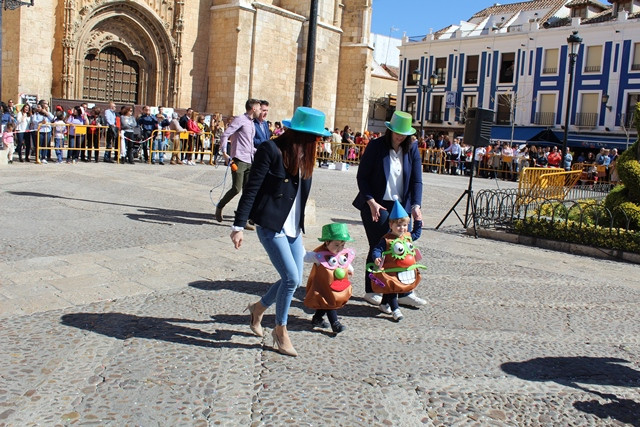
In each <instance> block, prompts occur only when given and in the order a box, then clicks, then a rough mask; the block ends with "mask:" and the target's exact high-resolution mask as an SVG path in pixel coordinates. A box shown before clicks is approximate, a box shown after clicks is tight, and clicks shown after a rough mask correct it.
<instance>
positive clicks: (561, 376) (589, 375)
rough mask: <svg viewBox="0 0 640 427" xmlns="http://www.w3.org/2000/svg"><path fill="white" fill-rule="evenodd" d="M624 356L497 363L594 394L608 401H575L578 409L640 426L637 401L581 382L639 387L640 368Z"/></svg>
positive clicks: (531, 377)
mask: <svg viewBox="0 0 640 427" xmlns="http://www.w3.org/2000/svg"><path fill="white" fill-rule="evenodd" d="M623 363H629V361H627V360H624V359H617V358H611V357H539V358H536V359H531V360H527V361H525V362H508V363H503V364H502V365H500V368H501V369H502V370H503V371H504V372H506V373H507V374H510V375H513V376H516V377H518V378H521V379H523V380H527V381H541V382H542V381H553V382H555V383H558V384H561V385H564V386H567V387H571V388H574V389H577V390H581V391H584V392H587V393H591V394H594V395H596V396H598V397H600V398H601V399H607V400H609V401H610V402H608V403H601V402H599V401H598V400H591V401H584V402H574V404H573V406H574V408H576V409H577V410H579V411H582V412H585V413H589V414H593V415H595V416H597V417H598V418H602V419H607V418H611V419H613V420H617V421H619V422H623V423H629V424H631V425H633V426H635V427H640V404H639V403H638V402H635V401H633V400H629V399H620V398H618V397H617V396H616V395H614V394H609V393H601V392H599V391H596V390H591V389H589V388H587V387H584V386H582V385H580V384H591V385H601V386H615V387H640V372H638V371H636V370H635V369H632V368H630V367H628V366H624V365H622V364H623Z"/></svg>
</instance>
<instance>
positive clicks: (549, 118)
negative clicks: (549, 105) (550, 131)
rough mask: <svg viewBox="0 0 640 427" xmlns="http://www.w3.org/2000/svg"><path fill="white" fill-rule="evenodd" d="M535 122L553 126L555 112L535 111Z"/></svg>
mask: <svg viewBox="0 0 640 427" xmlns="http://www.w3.org/2000/svg"><path fill="white" fill-rule="evenodd" d="M534 122H535V124H537V125H543V126H553V125H555V124H556V113H554V112H544V111H540V112H538V113H536V117H535V119H534Z"/></svg>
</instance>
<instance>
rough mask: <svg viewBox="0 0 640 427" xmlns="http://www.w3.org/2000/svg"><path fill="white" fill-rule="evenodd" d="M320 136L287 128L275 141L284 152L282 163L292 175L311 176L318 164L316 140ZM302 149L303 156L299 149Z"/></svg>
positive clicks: (306, 177)
mask: <svg viewBox="0 0 640 427" xmlns="http://www.w3.org/2000/svg"><path fill="white" fill-rule="evenodd" d="M318 138H319V137H318V136H316V135H313V134H310V133H306V132H298V131H295V130H293V129H287V130H285V131H284V133H283V134H282V135H280V136H279V137H277V138H276V139H275V140H274V142H275V144H276V146H277V147H278V148H279V149H280V152H282V163H283V164H284V168H285V169H286V170H287V172H289V173H290V174H291V175H298V172H300V175H301V176H302V178H303V179H308V178H311V175H312V174H313V168H314V166H315V164H316V151H317V150H316V145H317V144H316V141H317V139H318ZM300 149H301V150H302V156H300V155H299V152H300V151H299V150H300Z"/></svg>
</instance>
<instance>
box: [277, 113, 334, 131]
mask: <svg viewBox="0 0 640 427" xmlns="http://www.w3.org/2000/svg"><path fill="white" fill-rule="evenodd" d="M324 119H325V115H324V113H323V112H322V111H320V110H316V109H315V108H310V107H298V108H296V111H295V112H294V113H293V117H292V118H291V120H283V121H282V124H283V125H284V127H286V128H289V129H292V130H295V131H298V132H305V133H311V134H313V135H320V136H331V132H329V131H328V130H327V129H325V128H324Z"/></svg>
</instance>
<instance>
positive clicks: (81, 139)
mask: <svg viewBox="0 0 640 427" xmlns="http://www.w3.org/2000/svg"><path fill="white" fill-rule="evenodd" d="M42 128H46V129H47V130H44V131H42ZM59 128H64V140H63V141H62V143H61V144H60V145H59V146H57V147H56V146H55V143H56V133H59V131H60V129H59ZM71 128H73V131H74V135H70V133H71V132H70V130H71ZM108 129H109V127H108V126H97V125H77V124H70V123H64V124H63V123H57V124H56V123H55V122H51V123H49V122H47V123H40V124H39V125H38V130H37V131H36V163H41V159H40V156H41V154H42V153H40V151H52V150H56V151H66V152H67V156H66V157H67V162H69V161H71V157H73V158H74V160H75V159H77V156H75V155H71V152H75V151H80V152H81V153H82V154H83V156H84V152H85V151H86V152H87V155H88V157H89V160H90V159H91V154H94V156H95V157H99V153H100V151H107V152H114V153H117V158H119V157H120V143H119V139H118V137H119V135H114V137H115V139H114V145H115V147H111V148H107V146H106V134H107V132H108ZM41 135H46V139H48V141H41V140H40V137H41ZM89 139H91V140H89ZM47 142H48V143H47ZM46 155H47V158H50V157H51V153H46ZM117 158H116V159H117Z"/></svg>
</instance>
